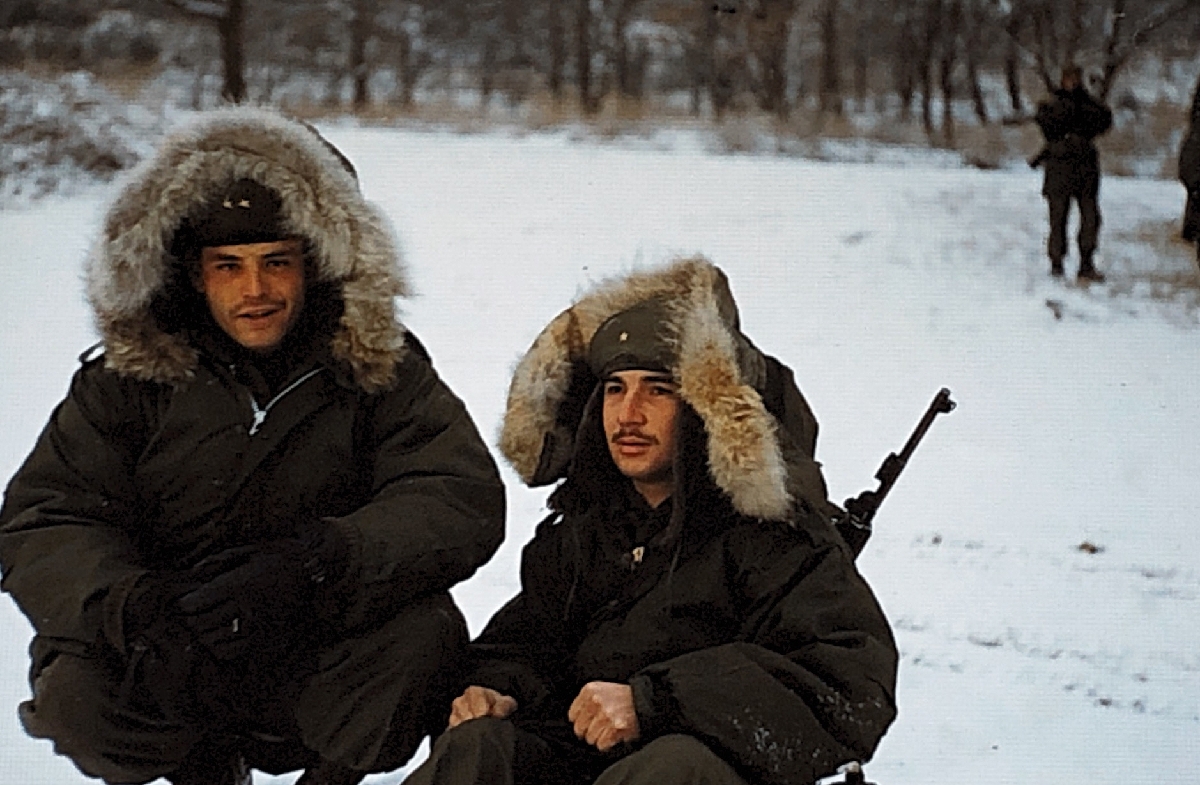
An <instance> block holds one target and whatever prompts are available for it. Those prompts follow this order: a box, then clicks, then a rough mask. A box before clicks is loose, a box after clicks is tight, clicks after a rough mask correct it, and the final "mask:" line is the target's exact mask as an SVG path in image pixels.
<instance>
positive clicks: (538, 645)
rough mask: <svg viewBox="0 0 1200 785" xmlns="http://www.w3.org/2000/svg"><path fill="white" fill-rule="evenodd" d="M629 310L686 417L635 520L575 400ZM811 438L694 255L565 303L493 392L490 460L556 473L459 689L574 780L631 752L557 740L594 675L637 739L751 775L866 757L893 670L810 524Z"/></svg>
mask: <svg viewBox="0 0 1200 785" xmlns="http://www.w3.org/2000/svg"><path fill="white" fill-rule="evenodd" d="M650 297H655V298H665V299H666V302H667V305H668V308H669V309H670V311H671V312H672V314H673V315H672V317H671V320H670V332H671V334H672V336H673V340H674V342H675V346H676V354H677V355H678V358H679V360H678V363H677V364H676V365H675V366H674V367H673V368H672V373H673V375H674V377H675V379H676V380H677V381H678V382H679V384H680V396H681V398H682V399H683V400H684V401H685V402H686V403H687V404H688V407H687V408H686V409H685V412H686V414H685V417H684V420H685V421H686V422H689V423H690V425H687V426H685V427H684V428H683V430H682V431H681V433H680V438H681V439H682V440H683V441H682V443H681V447H680V449H679V450H678V456H677V463H676V474H675V476H676V480H677V483H676V490H675V493H674V494H673V496H672V498H671V499H670V500H668V501H667V502H664V504H663V505H660V507H659V508H657V509H654V510H651V509H650V508H649V507H648V506H647V505H646V503H645V502H644V501H643V500H641V498H640V497H639V496H638V495H637V494H636V493H635V492H633V491H632V490H631V486H630V484H629V483H628V481H624V480H623V478H621V477H620V476H619V475H618V474H616V472H615V468H613V467H612V466H611V460H607V463H606V459H607V453H606V451H605V444H604V438H603V434H602V430H601V428H600V425H599V422H598V419H599V414H598V411H597V408H598V403H597V401H596V400H595V398H593V400H592V402H591V404H586V403H584V404H581V402H580V400H579V396H580V395H582V396H583V397H585V398H586V397H587V396H588V394H589V393H591V391H592V389H593V388H595V386H596V381H597V380H596V379H594V378H590V379H589V378H588V375H587V374H588V372H587V371H585V370H583V368H582V367H581V365H580V360H581V358H582V357H584V356H585V355H586V352H585V349H586V346H587V345H588V342H589V341H590V338H591V335H592V334H594V333H595V330H596V328H597V327H598V325H599V324H600V323H602V322H603V321H604V319H605V318H607V316H609V315H611V314H613V313H616V312H619V311H622V310H624V309H625V308H628V307H629V306H630V305H632V304H633V303H636V302H639V301H641V300H644V299H648V298H650ZM572 422H573V423H574V425H576V426H577V427H576V428H575V429H574V430H572V428H571V425H572ZM563 439H566V440H567V441H569V443H570V444H569V446H567V445H564V444H562V442H561V440H563ZM815 439H816V421H815V419H814V418H813V417H812V413H811V411H810V410H809V409H808V406H807V404H806V403H805V402H804V399H803V397H802V396H801V395H800V393H799V390H798V389H797V388H796V386H795V384H794V382H793V380H792V377H791V373H790V371H788V369H787V368H786V367H784V366H783V365H781V364H780V363H778V362H777V361H775V360H773V359H772V358H770V357H767V356H765V355H763V354H762V353H760V352H758V350H756V349H755V348H754V347H753V346H751V345H750V344H749V342H748V341H746V340H745V338H744V337H743V336H742V335H741V334H740V331H739V330H738V328H737V317H736V311H735V309H734V306H733V300H732V298H731V297H730V296H729V292H728V289H727V286H726V282H725V279H724V277H723V275H722V274H721V273H720V271H719V270H718V269H717V268H715V267H713V266H712V265H711V264H710V263H708V262H706V261H705V260H703V259H686V260H681V261H679V262H676V263H675V264H673V265H671V266H670V267H668V268H666V269H665V270H663V271H661V272H658V273H643V274H638V275H634V276H631V277H629V278H627V279H624V280H622V281H619V282H614V283H609V284H607V285H605V286H602V287H601V288H600V289H599V290H598V291H597V292H593V293H592V294H591V295H589V296H587V297H585V298H584V299H583V300H581V301H580V302H579V303H577V304H576V305H575V306H573V307H572V308H571V309H569V310H568V311H566V312H564V313H563V314H562V315H560V316H559V317H558V318H557V319H556V320H555V321H554V322H552V323H551V325H550V326H549V327H547V328H546V330H544V331H543V332H542V334H541V335H540V336H539V338H538V339H537V341H536V342H535V343H534V345H533V347H532V348H531V349H530V351H529V353H528V354H527V355H526V356H525V358H524V359H523V360H522V362H521V363H520V364H519V365H518V367H517V370H516V374H515V376H514V379H513V383H512V387H511V389H510V394H509V405H508V411H507V414H506V419H505V423H504V429H503V433H502V442H501V445H502V449H503V450H504V451H505V454H506V455H507V456H508V457H509V458H510V460H512V461H513V463H514V466H515V467H516V468H517V470H518V472H520V473H521V474H522V476H523V478H524V479H525V480H526V481H527V482H530V483H531V484H536V483H543V482H551V481H554V480H555V479H558V478H559V477H561V476H564V475H565V477H566V480H565V482H564V483H563V484H562V485H561V486H560V487H559V488H558V489H556V491H555V493H554V495H553V496H552V497H551V506H552V507H553V508H555V509H556V514H554V515H552V516H551V517H550V518H548V519H547V520H546V521H544V522H543V523H542V524H541V525H540V526H539V527H538V529H537V532H536V534H535V535H534V538H533V540H532V541H531V542H530V543H529V544H528V545H527V546H526V547H525V550H524V553H523V555H522V561H521V591H520V593H519V594H518V595H517V596H516V597H515V598H513V599H512V600H511V601H510V602H509V603H508V604H507V605H506V606H504V607H503V608H502V609H501V610H500V611H499V612H498V613H497V614H496V615H495V617H493V619H492V620H491V621H490V623H489V624H488V625H487V628H486V629H485V630H484V631H483V633H482V634H481V636H480V637H479V638H478V639H477V640H476V641H475V642H474V643H473V644H472V646H471V649H472V654H473V662H474V666H473V667H474V669H473V672H472V676H473V678H472V679H471V683H475V684H480V685H482V686H487V687H491V688H493V689H497V690H499V691H501V692H503V693H506V694H511V695H512V696H513V697H515V698H516V699H517V701H518V704H519V708H518V709H517V711H516V713H515V714H514V715H513V717H512V719H513V721H514V722H515V723H516V724H517V725H518V726H520V727H524V728H526V729H528V730H531V731H533V732H535V733H538V734H539V735H541V736H542V737H543V738H546V739H548V740H551V741H552V743H554V744H557V745H559V746H560V748H561V749H562V750H563V754H564V756H566V757H567V758H568V759H570V760H573V761H574V766H575V771H576V772H577V773H578V774H579V775H580V780H581V781H586V780H589V778H592V777H594V776H596V774H597V773H598V772H599V771H600V770H602V769H603V768H604V767H605V766H607V765H609V764H611V763H612V762H613V761H614V760H615V759H616V758H618V757H620V756H621V755H622V754H627V753H628V752H629V751H630V750H631V749H632V748H633V747H630V748H626V749H623V750H618V751H615V752H614V753H612V754H600V753H598V752H596V751H595V750H594V749H592V748H590V747H587V745H585V744H584V743H583V742H580V741H578V740H576V739H574V736H573V733H572V731H571V728H570V724H569V723H568V721H567V709H568V707H569V705H570V703H571V701H572V700H573V699H574V697H575V696H576V695H577V694H578V692H579V690H580V688H582V687H583V685H584V684H586V683H587V682H589V681H595V680H600V681H612V682H625V683H629V684H630V685H631V686H632V688H633V694H634V700H635V704H636V709H637V714H638V722H639V727H640V730H641V739H640V740H639V743H644V742H647V741H650V740H652V739H654V738H656V737H658V736H661V735H664V734H669V733H683V734H688V735H692V736H694V737H696V738H697V739H699V740H701V741H702V742H704V743H705V744H706V745H708V746H709V747H710V748H711V749H712V750H713V751H714V752H716V753H717V754H718V755H720V756H721V757H722V758H723V759H725V760H726V761H728V762H729V763H730V764H732V765H733V766H734V767H735V768H736V769H737V770H738V771H739V772H740V773H741V774H742V776H744V777H745V778H746V779H747V780H748V781H749V782H752V783H772V785H785V784H787V785H797V784H798V783H804V782H812V781H813V780H815V779H817V778H819V777H822V776H826V775H828V774H831V773H833V772H834V771H835V770H836V768H837V767H838V766H839V765H841V764H843V763H846V762H848V761H851V760H859V761H863V760H866V759H868V758H869V757H870V756H871V755H872V753H873V752H874V750H875V748H876V746H877V745H878V743H879V740H880V739H881V737H882V736H883V734H884V732H885V731H886V729H887V728H888V726H889V725H890V724H891V722H892V720H893V718H894V717H895V713H896V709H895V704H894V699H893V696H894V688H895V679H896V667H897V659H898V657H897V652H896V649H895V643H894V641H893V638H892V634H891V631H890V628H889V626H888V623H887V621H886V619H885V618H884V615H883V613H882V611H881V609H880V607H879V605H878V603H877V602H876V600H875V598H874V596H873V595H872V593H871V591H870V589H869V588H868V586H867V584H866V583H865V581H864V580H863V578H862V577H861V575H860V574H859V573H858V572H857V570H856V569H855V566H854V563H853V559H852V557H851V555H850V552H849V550H848V549H847V547H846V546H845V544H844V543H843V542H842V541H841V540H840V538H839V537H838V535H837V533H836V531H835V530H834V529H833V527H832V525H831V524H830V521H829V517H828V516H829V512H830V511H831V510H832V509H833V508H832V505H830V503H829V502H828V500H827V496H826V492H825V486H824V481H823V479H822V478H821V473H820V469H819V466H818V465H817V464H816V463H815V461H814V460H813V448H814V446H815ZM554 454H558V455H566V454H570V455H571V459H570V460H569V461H568V462H567V463H566V464H565V465H564V464H563V463H561V462H560V461H558V460H556V459H555V457H554ZM606 466H607V468H606ZM585 467H586V468H585Z"/></svg>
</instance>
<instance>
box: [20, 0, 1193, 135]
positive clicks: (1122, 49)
mask: <svg viewBox="0 0 1200 785" xmlns="http://www.w3.org/2000/svg"><path fill="white" fill-rule="evenodd" d="M1197 49H1200V0H721V1H720V2H714V1H713V0H425V1H423V2H421V1H417V0H376V1H371V0H0V66H4V67H9V68H27V67H30V66H31V65H32V64H35V63H40V64H51V65H55V66H58V67H63V68H84V69H91V70H103V69H106V68H119V67H122V66H128V65H131V64H132V65H134V66H140V67H146V68H153V67H173V68H182V69H185V70H191V71H192V72H193V73H195V74H197V79H198V82H197V83H198V84H199V78H200V77H202V76H205V75H210V76H211V75H214V74H219V79H220V85H221V87H220V90H221V94H222V96H223V98H224V99H225V100H229V101H235V102H236V101H245V100H256V101H267V102H275V101H277V100H278V99H280V98H281V91H283V90H285V89H286V86H287V85H289V84H295V83H296V82H297V80H301V81H303V82H304V83H305V84H308V85H310V86H311V85H318V86H320V87H321V92H322V96H321V98H320V100H322V101H323V102H325V103H329V104H334V105H339V106H345V108H350V109H353V110H356V111H363V110H365V109H367V108H368V107H371V106H373V105H378V104H382V103H386V104H391V105H394V106H398V107H409V106H411V105H412V104H413V102H414V101H417V100H419V96H420V95H421V94H422V91H425V90H439V89H453V90H463V89H468V90H472V91H474V92H475V93H476V94H477V95H478V96H479V97H480V100H481V101H482V102H483V103H484V104H488V103H490V102H492V101H505V102H508V103H509V104H510V105H518V104H521V103H522V102H525V101H527V100H529V99H530V98H531V97H533V96H535V95H537V96H547V97H549V99H551V100H553V101H555V102H560V103H563V104H566V105H571V106H574V107H578V109H579V110H580V111H581V112H583V113H584V114H594V113H597V112H599V111H600V110H601V107H602V105H603V104H604V102H605V101H606V100H610V99H612V98H614V97H615V98H619V99H621V100H623V101H626V102H630V103H632V104H646V103H648V102H653V101H654V100H655V99H660V98H663V97H667V96H671V97H678V98H680V99H681V102H682V104H683V105H684V106H686V107H687V110H688V111H690V112H692V113H694V114H697V115H701V114H709V115H712V116H716V117H722V116H724V115H725V114H727V113H736V112H743V111H750V110H757V111H762V112H766V113H771V114H774V115H777V116H779V117H781V118H786V117H788V116H789V115H791V114H792V113H794V112H797V111H812V112H821V113H828V114H833V115H837V114H841V113H843V112H846V111H848V110H851V109H855V108H858V109H862V108H864V107H866V106H867V104H868V102H869V101H883V102H886V105H887V106H890V107H894V108H895V110H896V111H897V112H898V113H899V114H900V116H901V119H903V120H907V119H909V118H911V117H919V118H920V120H921V122H922V123H923V124H924V125H925V128H926V130H927V131H929V132H930V133H933V132H934V131H935V129H940V130H941V131H942V132H943V133H944V134H945V135H946V136H948V137H949V136H952V134H953V123H954V115H953V113H952V112H951V111H950V107H952V106H954V105H955V104H960V103H963V102H966V103H967V104H969V105H970V106H971V107H972V108H973V111H974V114H975V116H976V117H977V119H978V121H979V122H980V123H989V122H993V121H995V120H997V119H1001V118H1000V117H996V116H994V115H996V114H997V113H999V114H1000V115H1003V116H1021V115H1023V114H1024V113H1025V112H1026V111H1027V108H1028V103H1029V100H1030V96H1031V94H1033V93H1035V92H1036V93H1040V92H1041V91H1042V90H1043V89H1045V88H1047V87H1049V86H1051V85H1052V84H1053V83H1054V82H1056V81H1057V78H1058V73H1059V71H1060V69H1061V67H1062V66H1063V65H1064V64H1065V63H1067V62H1068V61H1070V62H1076V63H1079V64H1081V65H1082V66H1084V67H1085V68H1086V69H1087V72H1088V73H1089V75H1090V76H1091V78H1092V80H1093V84H1092V87H1093V89H1094V90H1095V91H1096V92H1098V93H1099V94H1100V95H1102V96H1104V97H1108V96H1109V94H1110V92H1111V91H1112V89H1113V85H1114V83H1115V81H1116V80H1117V78H1118V76H1119V75H1120V74H1121V73H1122V71H1123V70H1124V69H1125V68H1126V67H1127V66H1128V65H1129V64H1130V63H1131V62H1132V61H1133V60H1135V58H1137V57H1138V56H1140V55H1142V54H1145V53H1148V52H1152V53H1154V54H1155V55H1157V56H1159V57H1163V58H1171V57H1193V58H1194V57H1196V56H1197V54H1200V52H1197ZM997 85H1002V86H1003V90H1002V95H1004V101H1003V102H1002V106H1001V107H1000V108H997V107H996V105H995V102H994V101H993V102H991V103H989V101H988V100H987V95H988V94H989V91H991V93H995V89H994V86H997Z"/></svg>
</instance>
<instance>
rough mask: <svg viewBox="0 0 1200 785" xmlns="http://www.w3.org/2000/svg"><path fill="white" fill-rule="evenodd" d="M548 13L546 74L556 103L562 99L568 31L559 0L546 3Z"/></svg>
mask: <svg viewBox="0 0 1200 785" xmlns="http://www.w3.org/2000/svg"><path fill="white" fill-rule="evenodd" d="M546 13H547V14H549V16H550V18H549V22H548V27H549V37H550V41H549V45H550V73H549V74H547V76H546V83H547V85H548V86H549V88H550V95H551V96H553V97H554V101H555V103H558V102H559V101H561V100H562V90H563V71H565V70H566V65H567V31H566V27H565V25H564V24H563V17H562V8H561V3H560V2H559V0H550V2H548V3H547V4H546Z"/></svg>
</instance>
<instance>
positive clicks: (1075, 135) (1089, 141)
mask: <svg viewBox="0 0 1200 785" xmlns="http://www.w3.org/2000/svg"><path fill="white" fill-rule="evenodd" d="M1036 120H1037V124H1038V127H1039V128H1041V129H1042V135H1043V136H1044V137H1045V138H1046V147H1045V149H1044V150H1043V151H1042V153H1041V155H1040V156H1039V157H1040V158H1041V161H1042V165H1043V166H1044V167H1045V179H1044V180H1043V183H1042V193H1043V194H1044V195H1046V196H1068V195H1070V196H1077V195H1095V194H1096V192H1097V191H1098V190H1099V188H1100V158H1099V155H1098V154H1097V152H1096V146H1095V144H1094V143H1093V140H1094V139H1095V138H1096V137H1097V136H1099V135H1100V134H1103V133H1104V132H1106V131H1107V130H1108V129H1109V127H1111V126H1112V111H1111V110H1109V108H1108V107H1106V106H1104V105H1103V104H1101V103H1100V102H1099V101H1097V100H1096V99H1095V98H1093V97H1092V96H1091V94H1089V93H1088V91H1087V90H1085V89H1084V88H1083V87H1076V88H1075V89H1073V90H1055V91H1054V96H1053V97H1052V98H1051V99H1050V100H1049V101H1046V102H1043V103H1041V104H1039V105H1038V109H1037V116H1036Z"/></svg>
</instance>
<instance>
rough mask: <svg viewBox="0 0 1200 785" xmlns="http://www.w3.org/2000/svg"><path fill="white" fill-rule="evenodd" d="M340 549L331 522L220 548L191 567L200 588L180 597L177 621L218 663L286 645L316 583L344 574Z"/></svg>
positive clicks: (307, 612) (303, 621)
mask: <svg viewBox="0 0 1200 785" xmlns="http://www.w3.org/2000/svg"><path fill="white" fill-rule="evenodd" d="M347 550H348V549H347V546H346V543H345V540H344V538H343V537H342V536H341V535H340V534H339V533H338V532H337V529H336V528H334V527H333V526H332V525H328V524H321V523H316V524H312V525H309V526H307V527H305V528H304V529H303V530H302V531H301V533H300V534H299V535H298V536H296V537H287V538H283V539H279V540H271V541H269V542H265V543H260V544H257V545H249V546H245V547H241V548H231V549H230V550H227V551H222V552H221V553H218V554H215V555H213V556H210V557H209V558H207V559H205V560H204V561H202V562H200V563H199V564H198V565H196V568H195V569H194V570H193V571H192V575H193V576H194V577H195V578H197V579H198V580H199V581H201V582H202V585H200V587H199V588H197V589H195V590H194V591H191V592H189V593H187V594H185V595H184V596H183V597H182V598H180V600H179V608H180V610H181V611H182V613H183V621H184V623H185V624H186V625H187V626H188V627H189V628H190V629H191V630H192V632H193V633H194V634H195V636H196V638H197V639H198V640H199V641H200V642H201V643H202V644H203V645H204V646H205V647H206V648H207V649H208V650H209V651H210V652H212V655H213V656H214V657H216V658H217V659H219V660H233V659H239V658H241V657H244V656H245V655H247V654H249V653H251V652H254V651H257V650H259V649H263V648H268V649H269V648H278V647H282V646H286V645H287V644H288V643H289V642H290V641H291V639H293V638H294V637H295V636H296V634H297V633H298V632H299V631H300V630H301V629H303V628H304V627H305V626H307V625H308V624H309V623H310V622H311V618H310V616H311V613H312V608H313V601H314V598H315V596H316V593H317V591H318V590H319V589H320V588H321V587H322V584H325V583H327V582H328V583H333V582H335V581H336V580H337V579H338V578H339V577H340V576H341V574H342V572H343V571H344V569H345V561H346V554H347Z"/></svg>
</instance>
